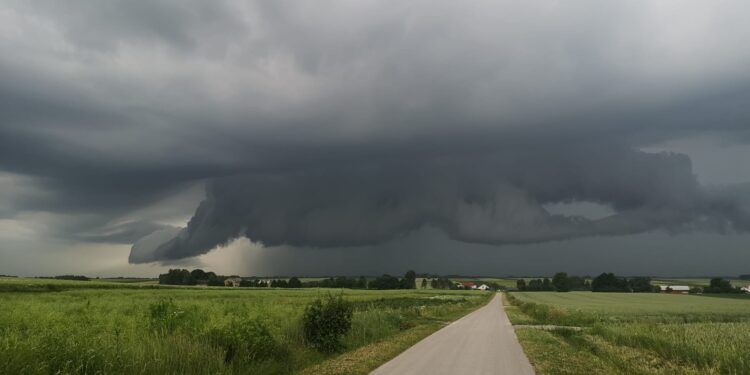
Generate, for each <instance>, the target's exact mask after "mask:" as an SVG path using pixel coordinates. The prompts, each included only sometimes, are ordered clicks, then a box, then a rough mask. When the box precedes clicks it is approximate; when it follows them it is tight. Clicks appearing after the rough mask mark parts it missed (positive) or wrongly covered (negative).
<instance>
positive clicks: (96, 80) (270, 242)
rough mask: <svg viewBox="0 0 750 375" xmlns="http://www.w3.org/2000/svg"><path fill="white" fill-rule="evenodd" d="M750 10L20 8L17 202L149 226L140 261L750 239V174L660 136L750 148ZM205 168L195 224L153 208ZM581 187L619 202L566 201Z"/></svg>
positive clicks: (128, 232) (175, 4)
mask: <svg viewBox="0 0 750 375" xmlns="http://www.w3.org/2000/svg"><path fill="white" fill-rule="evenodd" d="M749 10H750V5H748V4H747V3H746V2H743V1H739V0H738V1H722V2H719V3H716V4H707V3H705V2H699V1H666V2H658V3H655V2H650V1H630V2H610V1H584V2H577V3H575V4H570V3H562V2H546V3H530V2H520V1H499V2H492V3H489V2H455V1H402V2H399V3H398V4H389V5H388V6H386V5H384V4H383V3H382V2H377V1H358V2H350V1H339V2H337V1H333V2H327V3H325V4H321V3H300V2H294V1H273V2H264V1H259V2H240V1H212V2H209V3H206V2H201V1H158V2H149V3H134V2H132V1H115V0H112V1H91V2H88V1H78V2H67V3H64V4H60V3H58V2H54V1H41V0H40V1H9V2H6V3H4V4H3V5H2V6H0V111H2V113H3V115H2V118H0V172H2V173H3V174H0V182H2V184H3V188H6V187H7V188H8V189H9V190H10V191H12V193H3V192H0V200H2V201H0V219H2V218H5V219H7V220H20V219H19V218H27V217H28V216H29V215H32V216H33V217H35V218H36V217H37V216H35V215H38V214H39V213H45V214H47V215H51V216H50V217H51V218H50V217H48V216H44V218H43V219H39V220H40V221H41V222H43V223H44V225H43V227H44V228H46V234H47V235H49V236H55V237H61V238H64V239H67V240H71V241H83V242H108V243H133V242H135V244H134V246H133V249H132V252H131V254H130V259H129V260H130V261H131V262H134V263H140V262H152V261H171V260H176V259H181V258H186V257H190V256H195V255H200V254H204V253H206V252H208V251H210V250H211V249H213V248H215V247H216V246H218V245H222V244H226V243H228V242H229V241H231V240H233V239H235V238H240V237H247V238H249V239H251V240H252V241H254V242H257V243H261V244H263V245H265V246H277V245H291V246H296V247H348V246H360V245H375V244H381V243H383V242H386V241H388V240H390V239H393V238H397V237H400V236H405V235H408V234H409V233H413V232H415V231H417V230H420V229H421V228H424V227H431V228H437V229H438V230H440V231H442V232H444V233H445V234H446V235H447V236H448V238H450V239H453V240H458V241H463V242H472V243H485V244H523V243H535V242H545V241H553V240H561V239H571V238H578V237H590V236H616V235H624V234H634V233H643V232H649V231H653V230H666V231H669V232H684V231H695V230H701V231H705V230H709V231H717V232H722V233H728V232H742V231H745V230H747V229H748V228H750V219H749V218H748V214H747V212H748V210H747V209H748V207H747V201H748V200H747V198H746V197H747V196H748V195H747V194H746V193H747V190H748V189H747V187H746V186H744V187H743V186H704V185H705V184H704V185H701V184H700V183H698V179H697V178H696V176H695V174H694V171H693V170H692V167H691V161H690V159H689V158H688V157H687V156H686V155H684V154H676V153H662V152H654V151H644V149H646V147H648V146H652V145H654V144H660V143H664V142H667V141H671V140H675V139H680V138H686V137H693V136H704V135H711V136H715V137H718V138H721V139H725V140H728V141H731V142H735V143H736V144H739V145H741V146H742V147H746V146H747V142H748V140H750V130H748V129H749V128H748V126H747V125H748V123H749V122H750V110H748V106H747V103H748V102H750V71H749V70H748V69H747V66H748V65H749V64H750V48H747V47H746V46H747V45H748V41H749V40H750V28H749V27H748V26H747V23H746V20H745V17H744V15H745V14H747V12H748V11H749ZM737 175H741V173H740V172H738V173H737ZM748 179H750V176H748ZM733 180H740V181H741V179H739V178H735V179H733ZM203 181H206V185H207V189H206V195H205V199H204V200H203V202H202V203H200V205H199V206H198V208H197V209H196V210H195V212H194V214H193V215H192V218H190V220H189V223H188V224H187V227H186V228H182V229H180V228H177V226H176V225H175V224H179V225H184V224H181V223H175V221H179V220H175V218H176V217H177V216H179V215H177V214H175V213H174V212H172V213H169V214H166V213H164V212H162V211H161V210H156V209H154V207H162V206H163V205H164V204H165V203H164V202H165V201H168V200H169V198H170V197H172V196H175V195H176V194H178V193H179V192H181V191H183V190H184V189H186V186H191V184H192V185H194V184H196V182H203ZM21 186H23V188H21ZM6 195H7V197H6ZM559 202H563V203H565V202H594V203H598V204H602V205H606V206H608V207H610V208H611V209H612V210H613V211H614V214H613V215H611V216H607V217H604V218H598V219H590V218H585V217H579V216H570V215H560V214H551V213H550V212H548V210H546V209H545V205H548V204H552V203H559ZM170 204H177V203H174V202H173V203H170ZM180 206H181V207H183V209H187V210H191V209H192V207H194V203H193V204H185V203H184V202H183V203H181V204H180ZM190 206H192V207H190ZM186 207H187V208H186ZM149 210H150V211H149ZM175 211H179V212H183V211H184V210H183V211H180V210H175ZM146 212H148V213H146ZM61 217H62V218H64V219H61ZM139 239H140V241H138V240H139Z"/></svg>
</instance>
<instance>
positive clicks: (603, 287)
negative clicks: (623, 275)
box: [591, 272, 630, 292]
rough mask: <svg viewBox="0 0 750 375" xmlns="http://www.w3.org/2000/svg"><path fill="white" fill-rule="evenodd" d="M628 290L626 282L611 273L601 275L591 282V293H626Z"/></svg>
mask: <svg viewBox="0 0 750 375" xmlns="http://www.w3.org/2000/svg"><path fill="white" fill-rule="evenodd" d="M629 290H630V289H629V288H628V284H627V281H626V280H623V279H620V278H618V277H617V276H615V274H613V273H611V272H610V273H602V274H601V275H599V276H597V277H595V278H594V280H593V281H592V282H591V291H592V292H627V291H629Z"/></svg>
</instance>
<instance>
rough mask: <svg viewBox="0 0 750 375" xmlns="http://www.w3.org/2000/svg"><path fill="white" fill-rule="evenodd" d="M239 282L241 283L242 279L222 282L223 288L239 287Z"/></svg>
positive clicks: (235, 278) (234, 278) (236, 278)
mask: <svg viewBox="0 0 750 375" xmlns="http://www.w3.org/2000/svg"><path fill="white" fill-rule="evenodd" d="M241 282H242V279H240V278H239V277H233V278H230V279H226V280H224V286H232V287H239V286H240V283H241Z"/></svg>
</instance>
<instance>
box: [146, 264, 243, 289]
mask: <svg viewBox="0 0 750 375" xmlns="http://www.w3.org/2000/svg"><path fill="white" fill-rule="evenodd" d="M230 277H231V276H223V275H217V274H215V273H213V272H205V271H203V270H202V269H200V268H199V269H194V270H192V271H188V270H186V269H170V270H169V271H167V273H163V274H161V275H159V284H165V285H198V284H204V285H209V286H224V280H226V279H228V278H230Z"/></svg>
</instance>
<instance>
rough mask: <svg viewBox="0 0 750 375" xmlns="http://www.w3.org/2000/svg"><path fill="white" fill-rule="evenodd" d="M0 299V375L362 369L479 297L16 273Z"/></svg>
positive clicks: (481, 298) (482, 298)
mask: <svg viewBox="0 0 750 375" xmlns="http://www.w3.org/2000/svg"><path fill="white" fill-rule="evenodd" d="M0 293H1V294H0V298H2V309H0V373H2V374H50V373H60V374H69V373H81V374H95V373H128V374H130V373H146V374H175V373H180V374H207V373H210V374H247V373H251V374H285V373H297V372H306V371H311V372H310V373H316V374H334V373H342V374H358V373H361V374H366V373H368V372H369V371H371V370H372V369H373V368H374V367H376V366H377V365H379V364H380V363H382V362H384V361H386V360H388V359H390V358H391V357H393V356H395V355H396V354H398V352H399V351H400V350H403V349H405V348H406V347H408V345H410V343H413V342H415V341H416V340H419V339H420V338H422V337H425V336H426V335H428V334H430V333H431V332H433V331H435V330H437V329H439V328H440V327H442V326H443V325H444V324H445V323H446V322H447V321H450V320H452V319H455V318H458V317H459V316H461V315H463V314H466V313H467V312H469V311H471V310H473V309H475V308H477V307H479V306H481V305H483V304H484V303H486V302H487V299H488V298H489V297H490V294H489V293H479V292H470V291H440V290H436V291H432V290H383V291H377V290H352V289H343V290H331V289H280V288H277V289H271V288H261V289H255V288H227V287H220V288H219V287H216V288H213V287H190V286H187V287H186V286H160V285H153V284H137V283H115V282H104V281H97V280H91V281H86V282H81V281H68V280H52V279H44V280H42V279H22V278H13V279H0ZM329 295H330V296H329ZM374 348H377V350H375V349H374ZM354 353H357V354H356V356H355V357H352V356H353V355H354ZM352 358H356V359H357V361H356V363H350V361H351V360H352ZM311 369H315V370H314V371H313V370H311Z"/></svg>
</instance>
